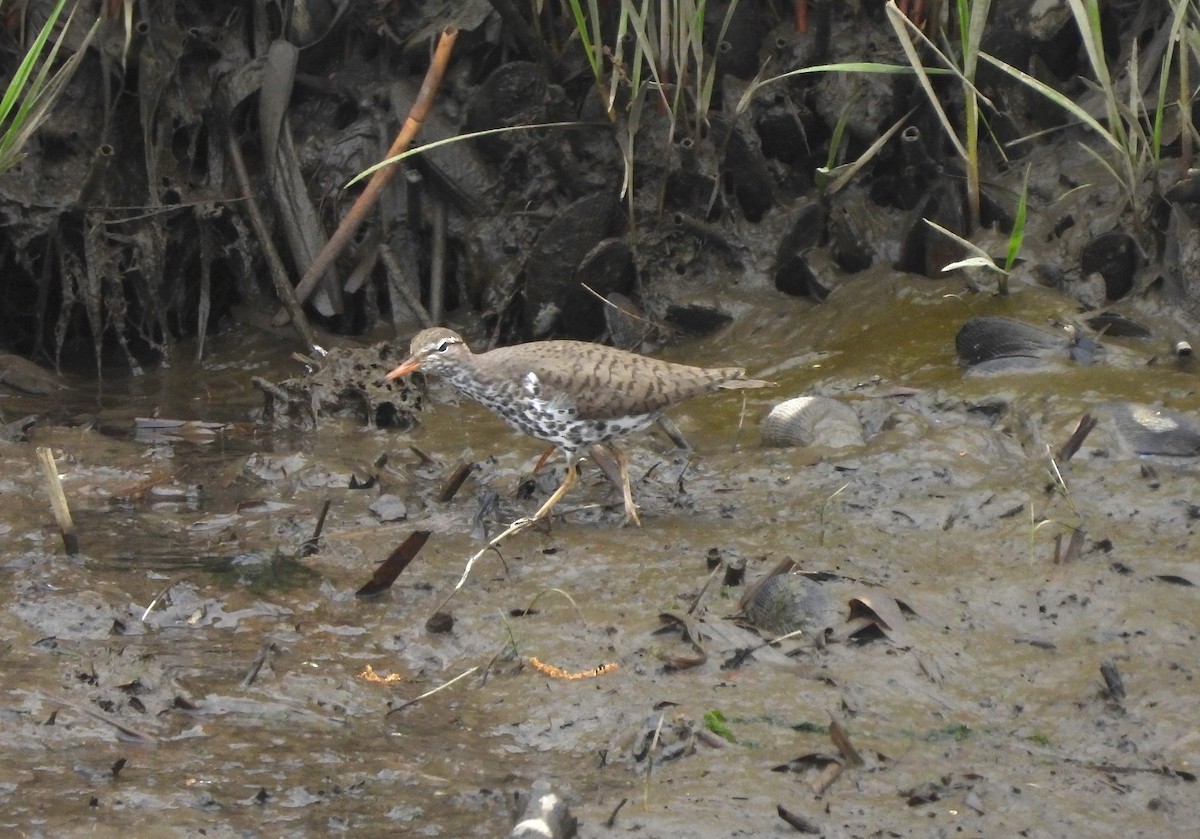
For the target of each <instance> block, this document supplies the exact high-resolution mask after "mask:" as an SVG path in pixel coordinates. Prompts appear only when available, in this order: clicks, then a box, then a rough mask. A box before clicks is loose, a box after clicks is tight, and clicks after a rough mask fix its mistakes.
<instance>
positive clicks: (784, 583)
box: [742, 574, 833, 635]
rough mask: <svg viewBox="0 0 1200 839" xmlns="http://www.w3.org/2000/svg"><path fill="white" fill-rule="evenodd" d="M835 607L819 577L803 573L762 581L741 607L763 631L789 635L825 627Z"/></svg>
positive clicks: (754, 624)
mask: <svg viewBox="0 0 1200 839" xmlns="http://www.w3.org/2000/svg"><path fill="white" fill-rule="evenodd" d="M832 609H833V606H832V603H831V600H830V597H829V595H828V594H827V593H826V592H825V591H824V590H823V589H822V587H821V584H820V583H819V582H817V581H816V580H812V579H810V578H808V577H807V576H805V575H803V574H776V575H775V576H773V577H768V578H767V579H765V580H763V581H762V583H761V584H760V585H759V587H758V588H757V589H756V590H755V592H754V594H753V595H752V596H751V597H750V600H749V601H748V602H747V603H746V605H745V606H744V607H743V608H742V616H743V617H744V618H745V619H746V622H747V623H749V624H750V625H751V626H753V627H754V628H755V629H757V630H758V631H760V632H764V633H769V634H771V635H786V634H787V633H789V632H794V631H796V630H797V629H811V628H813V627H820V626H824V625H825V623H826V622H827V621H829V618H830V615H829V613H830V611H831V610H832ZM829 622H831V621H829Z"/></svg>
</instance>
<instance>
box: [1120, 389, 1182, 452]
mask: <svg viewBox="0 0 1200 839" xmlns="http://www.w3.org/2000/svg"><path fill="white" fill-rule="evenodd" d="M1109 412H1110V413H1111V414H1112V417H1113V419H1114V420H1116V423H1117V431H1118V432H1119V433H1120V435H1121V437H1122V438H1123V439H1124V440H1125V442H1126V443H1128V444H1129V446H1130V448H1132V449H1133V450H1134V451H1135V452H1137V453H1138V454H1157V455H1168V456H1170V457H1195V456H1197V455H1200V422H1198V421H1197V420H1196V419H1195V418H1193V417H1190V416H1188V415H1187V414H1181V413H1179V412H1178V411H1170V410H1167V409H1166V408H1156V407H1153V406H1150V405H1137V404H1134V403H1132V402H1119V403H1116V404H1114V405H1110V406H1109Z"/></svg>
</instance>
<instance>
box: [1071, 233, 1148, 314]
mask: <svg viewBox="0 0 1200 839" xmlns="http://www.w3.org/2000/svg"><path fill="white" fill-rule="evenodd" d="M1140 261H1141V250H1140V248H1138V244H1137V240H1136V239H1134V238H1133V237H1132V236H1130V235H1129V234H1128V233H1126V232H1125V231H1123V230H1111V231H1109V232H1108V233H1102V234H1100V235H1099V236H1097V237H1096V238H1095V239H1093V240H1092V241H1090V242H1088V243H1087V244H1086V245H1084V246H1083V250H1082V251H1081V252H1080V254H1079V263H1080V268H1081V269H1082V271H1083V274H1084V276H1087V275H1088V274H1092V273H1096V274H1099V275H1100V276H1102V277H1104V288H1105V293H1106V295H1107V297H1108V299H1109V300H1120V299H1121V298H1122V297H1124V296H1125V295H1126V294H1128V293H1129V292H1130V291H1132V290H1133V279H1134V274H1135V273H1137V269H1138V263H1139V262H1140Z"/></svg>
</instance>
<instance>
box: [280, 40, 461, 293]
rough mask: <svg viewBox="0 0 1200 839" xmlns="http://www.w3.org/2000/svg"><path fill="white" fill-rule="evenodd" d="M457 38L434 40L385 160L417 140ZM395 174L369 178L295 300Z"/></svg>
mask: <svg viewBox="0 0 1200 839" xmlns="http://www.w3.org/2000/svg"><path fill="white" fill-rule="evenodd" d="M457 37H458V29H457V28H456V27H454V26H447V27H446V28H445V29H443V30H442V36H441V38H440V39H438V45H437V51H436V52H435V53H434V55H433V61H431V62H430V64H429V71H428V72H427V73H426V74H425V80H424V81H423V82H421V89H420V91H418V93H417V98H416V101H414V102H413V105H412V108H410V109H409V111H408V117H407V119H405V120H404V125H403V126H402V127H401V128H400V133H399V134H397V135H396V139H395V141H394V142H393V143H392V147H391V148H390V149H388V153H387V156H388V157H395V156H396V155H398V154H401V153H402V152H404V150H405V149H407V148H408V146H409V144H410V143H411V142H412V141H413V138H414V137H416V136H417V132H419V131H420V130H421V123H423V122H424V121H425V117H426V115H427V114H428V113H429V109H430V107H431V106H432V105H433V100H434V97H435V96H436V95H437V91H438V88H439V87H441V84H442V77H443V76H445V74H446V67H447V66H448V65H449V64H450V53H451V51H452V50H453V49H454V41H455V39H456V38H457ZM398 171H399V167H398V166H396V165H392V166H385V167H384V168H382V169H380V170H378V171H377V172H375V174H374V175H372V176H371V180H370V181H368V182H367V186H366V188H365V189H363V191H362V194H360V195H359V196H358V199H357V200H356V201H355V202H354V206H352V207H351V208H350V211H349V212H348V213H346V216H345V218H343V219H342V223H341V224H339V225H338V229H337V230H335V231H334V233H333V235H332V236H330V237H329V241H328V242H326V243H325V247H323V248H322V249H321V252H320V253H319V254H317V258H316V259H314V260H313V263H312V265H310V266H308V270H307V271H305V272H304V276H303V277H302V278H301V279H300V282H299V283H297V285H296V296H297V297H299V298H300V299H301V300H304V299H306V298H307V297H308V295H309V294H311V293H312V290H313V289H314V288H315V287H316V285H317V283H318V282H319V281H320V279H321V276H322V275H323V274H324V273H325V272H326V271H327V270H329V268H330V266H332V265H333V263H334V260H336V259H337V258H338V255H339V254H340V253H341V252H342V251H343V250H345V248H346V246H347V245H348V244H350V240H351V238H352V237H353V236H354V233H355V231H356V230H358V228H359V226H360V225H361V224H362V223H363V221H364V220H365V219H366V217H367V214H368V213H370V212H371V208H372V207H374V206H375V203H376V202H377V201H378V200H379V196H380V195H381V194H382V193H383V190H384V188H385V187H386V186H387V185H388V184H389V183H391V180H392V178H393V177H395V175H396V172H398Z"/></svg>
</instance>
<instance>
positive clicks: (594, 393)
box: [387, 327, 774, 524]
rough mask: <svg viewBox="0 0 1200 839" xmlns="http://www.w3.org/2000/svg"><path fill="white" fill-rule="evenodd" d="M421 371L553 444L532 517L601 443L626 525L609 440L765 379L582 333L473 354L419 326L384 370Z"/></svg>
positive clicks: (546, 508)
mask: <svg viewBox="0 0 1200 839" xmlns="http://www.w3.org/2000/svg"><path fill="white" fill-rule="evenodd" d="M418 369H419V370H423V371H425V372H426V373H432V374H434V375H435V376H438V377H440V378H443V379H445V380H446V381H448V382H449V383H450V384H451V385H452V386H453V387H454V389H455V390H457V391H458V392H459V393H461V394H463V395H464V396H467V397H470V398H471V399H474V400H475V401H476V402H479V403H480V404H482V405H484V406H485V407H487V408H489V409H491V410H492V411H493V412H494V413H496V414H499V416H500V418H501V419H503V420H504V421H505V422H506V423H508V425H509V426H510V427H511V428H513V429H515V430H517V431H521V432H524V433H525V434H528V435H530V436H531V437H537V438H538V439H539V440H545V441H547V442H549V443H552V444H553V445H555V446H557V447H558V448H560V449H561V450H562V452H563V454H564V455H565V456H566V460H567V473H566V476H565V477H564V478H563V483H562V486H560V487H559V488H558V489H557V490H556V491H555V492H554V493H553V494H552V495H551V496H550V497H549V498H548V499H547V500H546V503H545V504H543V505H542V506H541V508H540V509H539V510H538V511H537V513H536V514H535V515H534V519H535V520H536V519H540V518H542V517H544V516H545V515H546V514H547V513H549V512H550V509H551V508H552V507H553V506H554V505H555V504H556V503H558V501H559V499H560V498H562V497H563V495H565V494H566V492H567V490H569V489H570V488H571V487H572V486H573V485H574V483H575V481H576V480H577V472H578V460H579V457H580V455H581V454H582V453H583V452H585V451H587V449H588V448H589V447H591V446H595V445H603V446H605V447H606V448H607V449H608V450H610V451H611V452H612V453H613V455H614V456H615V458H616V460H617V463H618V466H619V469H620V474H621V481H622V492H623V494H624V501H625V523H626V524H628V523H629V522H630V521H632V522H634V523H637V524H640V523H641V522H640V521H639V520H638V515H637V508H636V507H635V506H634V503H633V494H632V491H631V490H630V486H629V470H628V465H627V463H626V461H625V457H624V455H623V454H622V453H621V451H620V450H619V449H617V448H616V446H614V445H612V441H613V440H615V439H616V438H618V437H624V436H625V435H627V434H632V433H634V432H635V431H641V430H642V429H644V428H647V427H648V426H650V425H651V424H652V423H653V422H654V421H655V420H656V419H657V418H658V417H659V415H661V414H662V412H663V411H665V410H667V409H668V408H671V407H672V406H674V405H678V404H679V403H680V402H686V401H687V400H689V399H692V398H694V397H696V396H699V395H701V394H703V393H708V392H710V391H714V390H717V389H719V388H728V389H734V388H758V387H771V386H773V384H774V383H773V382H763V381H759V380H757V379H747V378H746V371H745V370H743V369H742V368H740V367H713V368H704V367H689V366H687V365H685V364H672V363H670V362H668V361H660V360H658V359H654V358H647V357H646V356H644V355H638V354H637V353H632V352H626V351H624V350H618V349H614V348H613V347H607V346H604V345H603V344H590V343H586V342H582V341H534V342H532V343H528V344H517V345H515V346H511V347H499V348H497V349H494V350H489V351H488V352H483V353H478V354H476V353H473V352H471V350H470V348H469V347H468V346H467V345H466V342H465V341H463V339H462V336H460V335H459V334H458V333H456V332H454V331H452V330H450V329H445V328H442V327H434V328H432V329H425V330H422V331H421V332H418V333H417V335H416V336H415V337H414V338H413V339H412V344H411V346H410V347H409V357H408V359H407V360H406V361H405V362H404V363H403V364H401V365H400V366H399V367H397V368H396V369H395V370H393V371H392V372H390V373H388V374H387V378H388V379H396V378H399V377H400V376H404V375H407V374H408V373H411V372H413V371H414V370H418Z"/></svg>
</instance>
